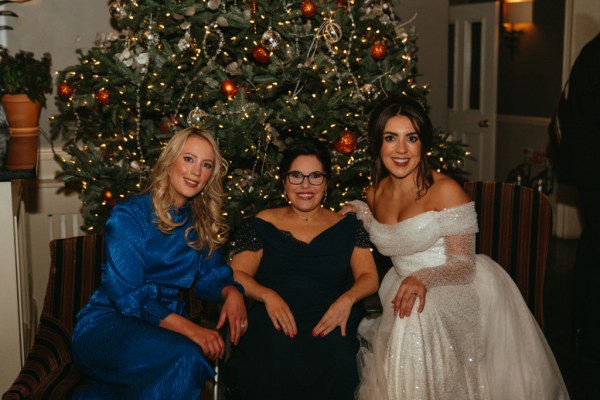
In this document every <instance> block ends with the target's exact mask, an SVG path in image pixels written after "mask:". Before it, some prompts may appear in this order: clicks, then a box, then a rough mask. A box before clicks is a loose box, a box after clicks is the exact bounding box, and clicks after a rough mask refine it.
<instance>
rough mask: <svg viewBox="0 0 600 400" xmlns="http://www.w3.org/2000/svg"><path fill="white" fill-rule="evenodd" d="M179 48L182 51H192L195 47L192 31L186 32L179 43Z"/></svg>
mask: <svg viewBox="0 0 600 400" xmlns="http://www.w3.org/2000/svg"><path fill="white" fill-rule="evenodd" d="M177 47H178V48H179V50H180V51H186V50H190V49H193V48H194V47H195V46H194V39H193V38H192V35H190V31H186V32H185V34H184V35H183V37H182V38H181V39H179V43H177Z"/></svg>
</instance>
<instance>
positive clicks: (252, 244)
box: [230, 220, 263, 256]
mask: <svg viewBox="0 0 600 400" xmlns="http://www.w3.org/2000/svg"><path fill="white" fill-rule="evenodd" d="M230 247H231V252H232V256H233V255H235V254H237V253H240V252H242V251H246V250H250V251H258V250H260V249H262V247H263V244H262V242H261V240H260V238H259V237H258V235H257V233H256V229H254V226H253V225H252V224H251V223H250V221H248V220H247V221H244V222H242V224H241V225H240V227H239V228H238V229H237V231H236V232H235V234H234V235H233V240H232V241H231V243H230Z"/></svg>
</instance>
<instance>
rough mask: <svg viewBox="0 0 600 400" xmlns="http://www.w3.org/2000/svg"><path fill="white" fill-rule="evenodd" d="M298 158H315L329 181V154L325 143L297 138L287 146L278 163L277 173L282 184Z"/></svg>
mask: <svg viewBox="0 0 600 400" xmlns="http://www.w3.org/2000/svg"><path fill="white" fill-rule="evenodd" d="M298 156H315V157H317V159H318V160H319V161H320V162H321V165H322V166H323V173H324V174H325V177H326V178H327V180H328V181H329V179H330V178H331V153H330V152H329V149H328V148H327V145H325V143H323V142H321V141H320V140H319V139H317V138H315V137H304V136H302V137H298V138H295V139H294V141H293V142H292V143H290V144H289V145H287V147H286V149H285V151H284V152H283V158H282V159H281V162H280V163H279V173H280V175H281V180H282V182H283V181H284V179H285V174H287V173H288V172H290V166H291V165H292V163H293V162H294V160H295V159H296V158H298Z"/></svg>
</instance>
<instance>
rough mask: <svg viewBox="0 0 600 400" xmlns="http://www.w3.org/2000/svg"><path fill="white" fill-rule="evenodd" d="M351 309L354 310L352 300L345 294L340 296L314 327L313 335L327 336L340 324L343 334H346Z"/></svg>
mask: <svg viewBox="0 0 600 400" xmlns="http://www.w3.org/2000/svg"><path fill="white" fill-rule="evenodd" d="M350 310H352V300H351V299H350V298H349V297H347V296H344V295H342V296H340V297H338V299H337V300H336V301H335V302H334V303H333V304H332V305H331V306H329V309H328V310H327V311H326V312H325V314H324V315H323V317H322V318H321V320H320V321H319V323H318V324H317V325H316V326H315V327H314V328H313V331H312V334H313V336H325V335H327V334H329V332H331V331H333V330H334V329H335V328H337V327H338V326H339V327H340V329H341V331H342V336H346V323H347V322H348V317H349V316H350Z"/></svg>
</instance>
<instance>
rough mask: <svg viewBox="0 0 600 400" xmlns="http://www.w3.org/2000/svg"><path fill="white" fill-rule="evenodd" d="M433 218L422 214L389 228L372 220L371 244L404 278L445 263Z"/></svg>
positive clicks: (439, 235)
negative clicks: (422, 269) (388, 258)
mask: <svg viewBox="0 0 600 400" xmlns="http://www.w3.org/2000/svg"><path fill="white" fill-rule="evenodd" d="M435 214H436V213H435V212H434V211H429V212H425V213H423V214H419V215H417V216H415V217H412V218H409V219H407V220H405V221H402V222H399V223H397V224H393V225H386V224H381V223H379V222H377V221H376V220H375V219H373V220H372V222H371V226H370V228H369V234H370V235H371V241H372V242H373V244H374V245H375V246H376V247H377V249H378V250H379V252H380V253H381V254H383V255H385V256H388V257H390V258H391V259H392V261H393V263H394V266H395V267H396V270H397V272H398V273H400V274H402V275H408V274H412V273H413V272H415V271H417V270H419V269H421V268H423V267H432V266H435V265H440V264H443V263H444V262H445V261H446V256H445V255H444V238H443V237H442V236H441V233H440V228H439V226H438V223H437V219H436V217H435Z"/></svg>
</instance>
